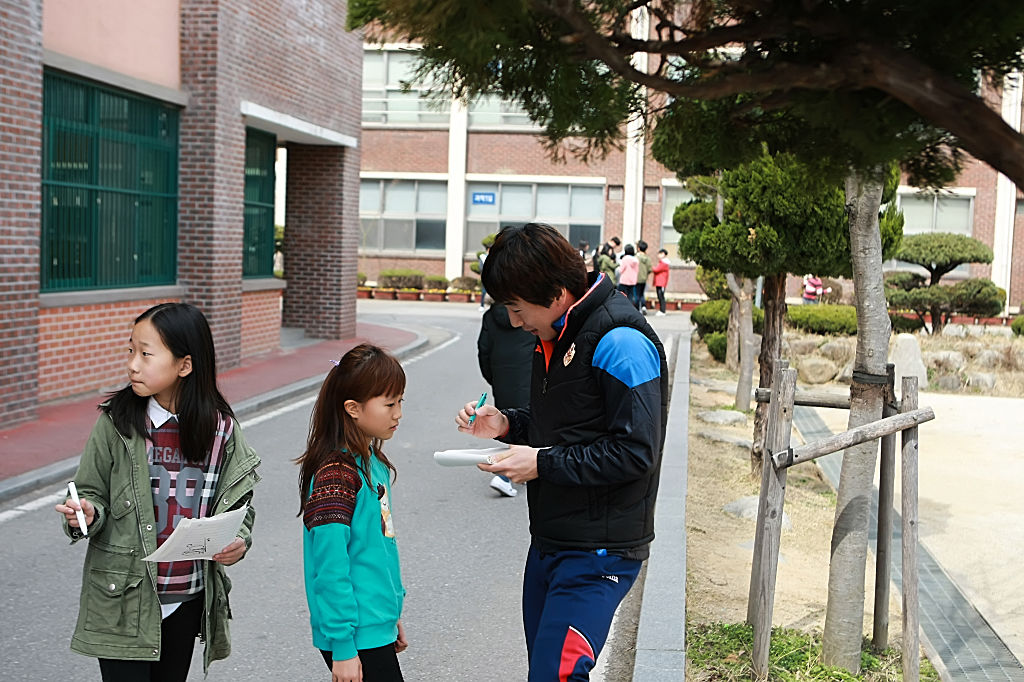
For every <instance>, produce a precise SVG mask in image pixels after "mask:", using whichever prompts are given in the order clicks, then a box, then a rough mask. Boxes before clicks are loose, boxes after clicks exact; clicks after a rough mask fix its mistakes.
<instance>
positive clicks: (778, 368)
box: [747, 360, 789, 626]
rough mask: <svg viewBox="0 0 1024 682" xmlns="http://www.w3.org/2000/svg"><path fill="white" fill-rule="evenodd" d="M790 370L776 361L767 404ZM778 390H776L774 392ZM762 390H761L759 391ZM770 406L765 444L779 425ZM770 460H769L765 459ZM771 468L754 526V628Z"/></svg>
mask: <svg viewBox="0 0 1024 682" xmlns="http://www.w3.org/2000/svg"><path fill="white" fill-rule="evenodd" d="M787 369H789V361H788V360H776V361H775V367H774V369H773V370H772V388H771V389H768V400H766V401H765V402H767V403H772V401H771V396H773V395H778V394H779V392H778V390H777V389H778V387H779V385H780V382H781V381H782V373H783V372H784V371H786V370H787ZM772 389H776V390H774V391H773V390H772ZM758 390H761V389H758ZM772 405H773V404H769V406H768V422H767V424H766V425H765V437H764V442H765V443H766V444H767V443H772V442H774V441H773V440H772V439H773V438H774V435H775V426H776V425H777V423H778V420H777V419H774V418H773V415H775V414H776V413H775V412H774V411H773V410H774V409H775V408H774V407H773V406H772ZM765 459H769V458H767V457H766V458H765ZM769 470H770V468H769V467H766V466H764V462H762V463H761V491H760V493H759V496H758V500H757V524H756V525H755V526H754V560H753V561H752V562H751V564H750V588H749V590H748V591H747V625H751V626H753V625H754V623H756V622H757V619H758V616H757V609H758V602H757V585H758V580H759V576H760V575H761V573H760V566H761V547H762V544H763V542H764V532H763V531H764V524H763V523H762V522H761V519H762V516H761V514H762V513H763V511H764V508H765V496H766V495H767V494H768V472H769Z"/></svg>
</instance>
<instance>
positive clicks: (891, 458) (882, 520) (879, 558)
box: [871, 364, 896, 651]
mask: <svg viewBox="0 0 1024 682" xmlns="http://www.w3.org/2000/svg"><path fill="white" fill-rule="evenodd" d="M886 369H887V370H888V374H889V394H888V395H886V397H885V398H886V402H885V407H884V408H883V411H882V416H883V418H884V417H892V416H893V415H895V414H896V407H895V406H894V404H893V402H894V401H895V396H894V394H893V388H894V385H893V384H894V383H895V379H896V376H895V375H896V368H895V366H893V365H891V364H890V365H889V366H888V367H887V368H886ZM895 478H896V434H895V433H890V434H889V435H887V436H882V455H881V465H880V466H879V469H878V529H877V532H876V535H875V536H876V538H877V541H876V545H875V606H874V623H873V627H872V630H871V646H872V647H873V648H874V649H875V650H876V651H884V650H885V649H887V648H888V647H889V583H890V582H891V581H892V503H893V492H894V490H893V489H894V485H895V484H894V481H895Z"/></svg>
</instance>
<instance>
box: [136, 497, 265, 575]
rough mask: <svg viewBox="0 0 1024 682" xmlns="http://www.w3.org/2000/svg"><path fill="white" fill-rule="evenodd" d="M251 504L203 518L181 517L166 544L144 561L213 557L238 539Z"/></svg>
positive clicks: (189, 559)
mask: <svg viewBox="0 0 1024 682" xmlns="http://www.w3.org/2000/svg"><path fill="white" fill-rule="evenodd" d="M248 511H249V505H246V506H244V507H242V508H241V509H236V510H234V511H229V512H224V513H223V514H217V515H216V516H210V517H207V518H204V519H182V520H181V521H179V522H178V525H177V526H176V527H175V529H174V532H173V533H171V536H170V537H169V538H167V539H166V540H165V541H164V544H162V545H160V547H159V548H158V549H157V550H156V551H155V552H153V553H152V554H150V555H149V556H148V557H146V558H145V559H143V561H193V560H195V559H212V558H213V555H214V554H218V553H219V552H220V551H221V550H222V549H224V548H225V547H227V546H228V545H230V544H231V543H232V542H234V541H235V538H236V537H237V536H238V529H239V528H241V527H242V521H244V520H245V515H246V513H247V512H248Z"/></svg>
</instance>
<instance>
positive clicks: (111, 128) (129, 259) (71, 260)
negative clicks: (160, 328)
mask: <svg viewBox="0 0 1024 682" xmlns="http://www.w3.org/2000/svg"><path fill="white" fill-rule="evenodd" d="M345 9H346V3H345V2H344V1H343V0H327V1H325V2H320V3H317V4H316V6H306V5H300V6H296V7H291V6H288V7H285V6H281V5H280V4H279V3H273V2H269V1H268V0H247V1H246V2H242V1H241V0H221V1H220V2H211V1H210V0H181V1H180V2H156V3H124V2H121V1H119V0H95V1H94V2H89V3H80V2H75V1H74V0H0V16H3V17H4V22H3V25H2V26H0V33H3V41H4V46H5V49H4V50H2V51H0V80H2V81H3V87H0V107H2V110H3V111H4V115H5V117H9V121H10V123H9V124H8V123H6V122H5V123H3V124H0V126H3V132H4V135H3V136H0V140H2V141H0V233H2V235H3V239H2V242H0V243H2V244H3V247H2V248H3V263H4V265H3V277H2V278H0V288H2V295H0V349H2V354H3V358H4V362H3V363H2V369H0V377H2V380H0V386H2V387H0V425H3V426H5V425H10V424H13V423H16V422H18V421H21V420H24V419H30V418H32V417H33V415H34V411H35V408H36V406H37V405H38V404H39V403H40V402H47V401H53V400H58V399H61V398H66V397H69V396H72V395H79V394H83V393H88V392H96V391H105V390H109V389H111V388H114V387H116V386H119V385H121V384H122V382H123V381H124V353H123V350H124V347H125V342H126V335H127V333H128V331H129V329H130V323H131V321H132V320H133V319H134V317H136V316H137V315H138V314H139V313H141V312H142V311H144V310H146V309H147V308H149V307H151V306H152V305H154V304H156V303H160V302H164V301H187V302H191V303H195V304H196V305H198V306H199V307H200V308H201V309H202V310H203V311H204V313H205V314H206V316H207V318H208V319H209V321H210V325H211V327H212V329H213V334H214V339H215V342H216V345H217V351H218V362H219V368H220V369H222V370H224V369H230V368H232V367H234V366H237V365H238V364H239V363H240V362H241V360H242V359H243V358H245V357H246V356H250V355H253V354H256V353H260V352H264V351H267V350H270V349H273V348H277V347H278V345H279V339H280V329H281V326H282V321H284V323H285V324H287V325H290V326H296V327H304V328H305V329H306V330H307V333H309V335H311V336H318V337H325V338H345V337H351V336H353V335H354V333H355V305H354V301H349V300H348V297H341V296H338V295H337V292H339V291H343V290H345V291H347V290H348V289H350V288H351V283H353V282H354V280H355V269H356V263H355V257H354V253H355V250H356V248H357V244H358V239H359V228H358V224H359V223H358V201H357V196H358V194H357V192H358V187H359V179H358V172H359V170H358V169H359V139H360V135H361V126H360V120H359V116H360V113H359V112H360V108H361V103H360V93H361V81H362V58H363V49H362V43H361V40H360V38H359V36H358V35H356V34H349V33H346V32H345V31H344V30H343V26H344V23H345ZM281 147H287V148H288V151H289V155H288V156H289V163H288V166H287V178H284V179H283V180H284V181H285V182H284V184H286V185H287V186H288V188H289V192H288V195H287V197H288V198H287V202H288V206H287V207H286V208H287V216H288V222H289V227H290V228H291V229H290V230H288V233H287V234H288V236H287V237H286V242H287V243H286V245H285V248H286V250H287V252H288V254H289V258H288V260H287V261H286V263H287V264H288V266H289V272H287V273H286V276H287V279H282V278H281V277H275V276H274V275H275V273H274V270H273V268H274V254H275V244H274V214H275V181H276V180H277V178H275V160H276V158H277V156H278V152H279V148H281ZM277 208H278V209H280V206H277ZM343 253H344V254H346V255H347V257H346V258H343V257H342V254H343ZM348 254H351V255H348ZM278 274H280V273H278Z"/></svg>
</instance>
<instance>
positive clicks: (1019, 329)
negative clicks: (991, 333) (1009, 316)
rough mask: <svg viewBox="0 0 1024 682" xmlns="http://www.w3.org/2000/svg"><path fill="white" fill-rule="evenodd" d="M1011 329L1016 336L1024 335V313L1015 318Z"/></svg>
mask: <svg viewBox="0 0 1024 682" xmlns="http://www.w3.org/2000/svg"><path fill="white" fill-rule="evenodd" d="M1010 329H1012V330H1013V335H1014V336H1024V315H1018V316H1017V317H1015V318H1013V322H1012V323H1011V324H1010Z"/></svg>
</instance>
